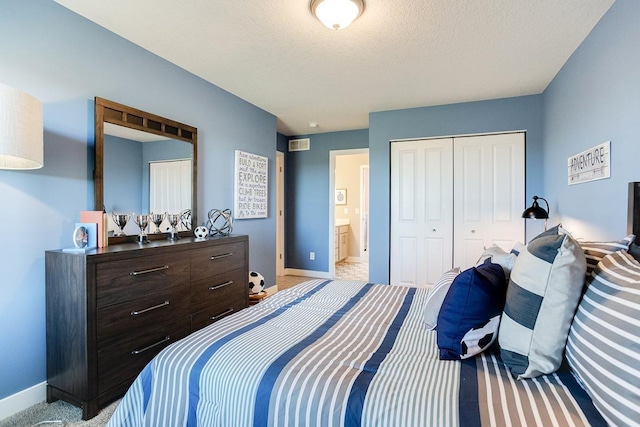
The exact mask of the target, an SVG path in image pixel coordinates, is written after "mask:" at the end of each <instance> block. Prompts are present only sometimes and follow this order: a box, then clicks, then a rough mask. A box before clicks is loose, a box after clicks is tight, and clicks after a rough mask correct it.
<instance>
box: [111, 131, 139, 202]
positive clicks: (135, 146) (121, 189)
mask: <svg viewBox="0 0 640 427" xmlns="http://www.w3.org/2000/svg"><path fill="white" fill-rule="evenodd" d="M104 143H105V144H104V145H105V148H104V160H103V164H104V182H107V183H109V185H107V186H105V192H104V208H105V209H106V211H107V212H119V213H131V212H137V213H144V212H143V211H142V200H143V199H142V194H144V193H143V191H142V190H143V189H142V180H143V179H144V169H143V160H142V147H143V145H142V144H141V143H139V142H138V141H132V140H130V139H125V138H118V137H117V136H111V135H105V136H104ZM148 181H149V180H148V179H147V182H148ZM148 187H149V185H148V184H147V194H148ZM148 207H149V202H148V198H147V209H148Z"/></svg>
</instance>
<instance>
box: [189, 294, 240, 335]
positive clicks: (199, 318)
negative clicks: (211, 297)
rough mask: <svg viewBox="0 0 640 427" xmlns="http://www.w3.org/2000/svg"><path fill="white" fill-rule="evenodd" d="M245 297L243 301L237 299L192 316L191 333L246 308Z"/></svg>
mask: <svg viewBox="0 0 640 427" xmlns="http://www.w3.org/2000/svg"><path fill="white" fill-rule="evenodd" d="M246 306H247V305H246V303H245V302H244V297H242V299H240V298H236V299H234V300H228V301H224V304H220V305H217V306H215V307H213V306H210V307H207V308H206V309H204V310H202V311H199V312H197V313H195V314H193V315H192V316H191V331H197V330H198V329H202V328H204V327H205V326H207V325H210V324H212V323H214V322H217V321H218V320H220V319H223V318H225V317H227V316H229V315H231V314H233V313H237V312H238V311H240V310H242V309H243V308H246Z"/></svg>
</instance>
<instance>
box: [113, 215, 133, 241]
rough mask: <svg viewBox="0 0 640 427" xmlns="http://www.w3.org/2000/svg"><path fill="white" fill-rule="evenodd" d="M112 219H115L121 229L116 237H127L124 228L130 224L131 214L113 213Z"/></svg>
mask: <svg viewBox="0 0 640 427" xmlns="http://www.w3.org/2000/svg"><path fill="white" fill-rule="evenodd" d="M111 217H112V218H113V222H114V223H115V224H116V225H117V226H118V228H119V229H120V231H119V232H118V234H116V236H126V235H127V234H126V233H125V232H124V227H125V226H126V225H127V222H129V214H117V213H115V212H112V213H111Z"/></svg>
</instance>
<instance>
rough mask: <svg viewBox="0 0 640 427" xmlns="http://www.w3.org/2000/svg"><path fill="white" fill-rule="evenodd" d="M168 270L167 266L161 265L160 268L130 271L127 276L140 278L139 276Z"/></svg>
mask: <svg viewBox="0 0 640 427" xmlns="http://www.w3.org/2000/svg"><path fill="white" fill-rule="evenodd" d="M168 269H169V266H168V265H163V266H162V267H155V268H150V269H148V270H141V271H132V272H131V273H129V275H130V276H140V275H141V274H148V273H154V272H156V271H162V270H168Z"/></svg>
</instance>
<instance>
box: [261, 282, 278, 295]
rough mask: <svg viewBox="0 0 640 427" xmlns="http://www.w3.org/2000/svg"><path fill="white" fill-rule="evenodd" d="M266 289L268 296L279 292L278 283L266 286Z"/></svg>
mask: <svg viewBox="0 0 640 427" xmlns="http://www.w3.org/2000/svg"><path fill="white" fill-rule="evenodd" d="M264 291H265V292H266V293H267V297H270V296H271V295H273V294H275V293H276V292H278V285H273V286H269V287H268V288H265V289H264Z"/></svg>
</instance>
